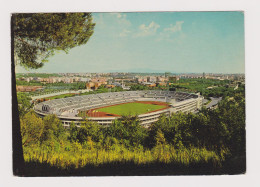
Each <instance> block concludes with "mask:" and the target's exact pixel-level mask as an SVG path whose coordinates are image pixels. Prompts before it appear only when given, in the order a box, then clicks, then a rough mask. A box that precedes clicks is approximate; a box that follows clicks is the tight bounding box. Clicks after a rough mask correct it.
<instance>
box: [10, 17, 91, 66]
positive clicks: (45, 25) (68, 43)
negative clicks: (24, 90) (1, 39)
mask: <svg viewBox="0 0 260 187" xmlns="http://www.w3.org/2000/svg"><path fill="white" fill-rule="evenodd" d="M12 24H13V33H14V57H15V63H16V64H20V65H21V66H23V67H25V68H31V69H37V68H40V67H42V66H43V64H44V62H46V61H47V60H48V57H50V56H52V55H54V52H55V51H57V50H63V51H65V52H68V50H69V49H71V48H73V47H75V46H79V45H82V44H86V43H87V41H88V40H89V38H90V37H91V35H92V34H93V32H94V26H95V23H93V22H92V15H91V13H33V14H31V13H30V14H28V13H23V14H20V13H19V14H13V19H12Z"/></svg>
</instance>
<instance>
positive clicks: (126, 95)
mask: <svg viewBox="0 0 260 187" xmlns="http://www.w3.org/2000/svg"><path fill="white" fill-rule="evenodd" d="M135 101H159V102H165V103H168V104H169V107H168V108H165V109H162V110H159V111H154V112H149V113H145V114H140V115H138V118H139V120H140V122H141V125H143V126H144V127H148V126H149V125H150V124H152V123H153V122H156V121H157V120H158V119H159V117H160V115H162V114H165V115H170V114H171V113H176V112H180V111H181V112H184V113H188V112H197V111H198V110H199V109H201V107H202V101H203V96H201V95H200V94H193V93H185V92H175V91H162V90H149V91H147V90H145V91H123V92H109V93H99V94H89V95H83V96H74V97H67V98H62V99H54V100H49V101H45V102H41V103H39V104H36V105H35V106H34V111H35V112H36V113H37V114H38V115H39V116H42V117H43V116H45V115H48V114H55V115H57V117H58V118H59V119H60V120H61V121H62V123H63V125H64V126H65V127H68V126H69V124H70V123H71V122H72V121H73V122H74V123H75V124H76V125H80V123H81V122H82V121H83V120H84V119H83V118H82V117H79V116H78V114H79V112H80V111H88V110H91V109H95V108H100V107H105V106H110V105H115V104H123V103H129V102H135ZM116 118H118V117H88V118H87V119H88V120H90V121H95V122H97V123H98V124H100V125H104V126H107V125H110V124H112V122H113V121H114V120H115V119H116Z"/></svg>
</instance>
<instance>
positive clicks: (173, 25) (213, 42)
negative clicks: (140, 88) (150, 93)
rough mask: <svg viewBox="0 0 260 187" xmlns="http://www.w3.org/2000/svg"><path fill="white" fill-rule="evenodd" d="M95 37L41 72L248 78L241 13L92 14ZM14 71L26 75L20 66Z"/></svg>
mask: <svg viewBox="0 0 260 187" xmlns="http://www.w3.org/2000/svg"><path fill="white" fill-rule="evenodd" d="M92 15H93V18H94V22H95V23H96V26H95V29H94V34H93V35H92V37H91V38H90V40H89V41H88V43H87V44H86V45H84V46H80V47H76V48H73V49H71V50H70V51H69V52H68V54H66V53H65V52H62V51H61V52H57V53H55V55H54V56H52V57H50V58H49V62H47V63H46V64H45V65H44V66H43V68H40V69H38V70H30V71H29V72H38V73H43V72H44V73H51V72H53V73H62V72H147V73H152V72H159V73H163V72H165V71H171V72H174V73H202V72H208V73H244V71H245V69H244V14H243V12H165V13H156V14H155V13H93V14H92ZM16 72H18V73H25V72H28V71H26V70H25V69H24V68H21V67H19V66H18V67H17V68H16Z"/></svg>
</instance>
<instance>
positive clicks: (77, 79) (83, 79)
mask: <svg viewBox="0 0 260 187" xmlns="http://www.w3.org/2000/svg"><path fill="white" fill-rule="evenodd" d="M19 80H21V81H26V82H31V81H36V82H42V83H57V82H63V83H73V82H88V81H89V80H90V78H87V77H48V78H41V77H26V78H24V77H21V78H19Z"/></svg>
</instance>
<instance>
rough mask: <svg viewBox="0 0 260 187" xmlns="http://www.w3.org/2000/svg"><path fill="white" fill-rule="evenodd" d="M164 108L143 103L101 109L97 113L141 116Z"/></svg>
mask: <svg viewBox="0 0 260 187" xmlns="http://www.w3.org/2000/svg"><path fill="white" fill-rule="evenodd" d="M162 108H165V106H162V105H152V104H143V103H125V104H121V105H115V106H110V107H105V108H101V109H98V110H97V111H101V112H107V113H111V114H117V115H120V116H121V115H139V114H143V113H147V112H151V111H154V110H158V109H162Z"/></svg>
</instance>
